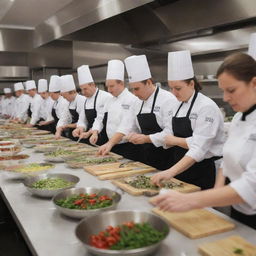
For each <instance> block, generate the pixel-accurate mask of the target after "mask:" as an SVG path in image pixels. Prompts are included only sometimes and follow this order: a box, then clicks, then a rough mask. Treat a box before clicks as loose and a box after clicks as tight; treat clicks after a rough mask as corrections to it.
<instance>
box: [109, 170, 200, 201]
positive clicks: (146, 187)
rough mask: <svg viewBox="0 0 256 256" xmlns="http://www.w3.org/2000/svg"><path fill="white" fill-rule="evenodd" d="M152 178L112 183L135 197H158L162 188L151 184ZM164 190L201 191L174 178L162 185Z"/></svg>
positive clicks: (135, 177) (134, 178)
mask: <svg viewBox="0 0 256 256" xmlns="http://www.w3.org/2000/svg"><path fill="white" fill-rule="evenodd" d="M150 178H151V177H150V176H145V175H138V176H134V177H128V178H124V179H120V180H113V181H112V183H113V184H114V185H116V186H117V187H119V188H121V189H122V190H124V191H125V192H127V193H129V194H131V195H134V196H140V195H151V196H153V195H157V194H158V193H159V190H160V187H158V186H156V185H154V184H152V183H151V180H150ZM162 187H163V188H167V189H174V190H176V191H180V192H183V193H189V192H194V191H199V190H200V187H198V186H195V185H193V184H189V183H186V182H181V181H180V180H177V179H175V178H172V179H170V180H168V181H166V182H164V183H163V185H162Z"/></svg>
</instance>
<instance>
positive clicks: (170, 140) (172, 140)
mask: <svg viewBox="0 0 256 256" xmlns="http://www.w3.org/2000/svg"><path fill="white" fill-rule="evenodd" d="M176 138H177V137H175V136H173V135H167V136H165V137H164V142H165V145H166V146H168V147H173V146H176V145H177V142H176Z"/></svg>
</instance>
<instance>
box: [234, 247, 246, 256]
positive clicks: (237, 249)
mask: <svg viewBox="0 0 256 256" xmlns="http://www.w3.org/2000/svg"><path fill="white" fill-rule="evenodd" d="M233 252H234V253H235V254H239V255H243V254H244V251H243V249H241V248H235V249H234V251H233Z"/></svg>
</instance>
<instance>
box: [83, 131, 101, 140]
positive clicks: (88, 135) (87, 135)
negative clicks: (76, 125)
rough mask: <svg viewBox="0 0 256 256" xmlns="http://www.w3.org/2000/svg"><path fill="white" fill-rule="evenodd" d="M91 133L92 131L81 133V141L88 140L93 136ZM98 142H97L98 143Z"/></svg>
mask: <svg viewBox="0 0 256 256" xmlns="http://www.w3.org/2000/svg"><path fill="white" fill-rule="evenodd" d="M91 134H92V133H91V132H90V131H88V132H83V133H81V134H80V136H79V139H80V138H81V139H87V138H89V137H90V136H91ZM96 142H97V141H96Z"/></svg>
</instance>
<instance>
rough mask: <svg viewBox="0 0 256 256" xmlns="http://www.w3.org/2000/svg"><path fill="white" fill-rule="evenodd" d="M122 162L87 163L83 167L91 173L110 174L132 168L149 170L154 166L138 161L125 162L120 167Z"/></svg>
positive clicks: (97, 174)
mask: <svg viewBox="0 0 256 256" xmlns="http://www.w3.org/2000/svg"><path fill="white" fill-rule="evenodd" d="M121 164H122V163H120V162H117V163H106V164H100V165H89V166H86V167H85V168H84V169H85V170H86V171H87V172H89V173H91V174H92V175H96V176H99V175H105V174H110V173H120V172H125V171H131V170H134V169H137V168H139V169H150V170H153V171H154V170H155V168H153V167H151V166H149V165H146V164H143V163H140V162H129V163H125V164H123V165H122V167H120V165H121Z"/></svg>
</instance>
